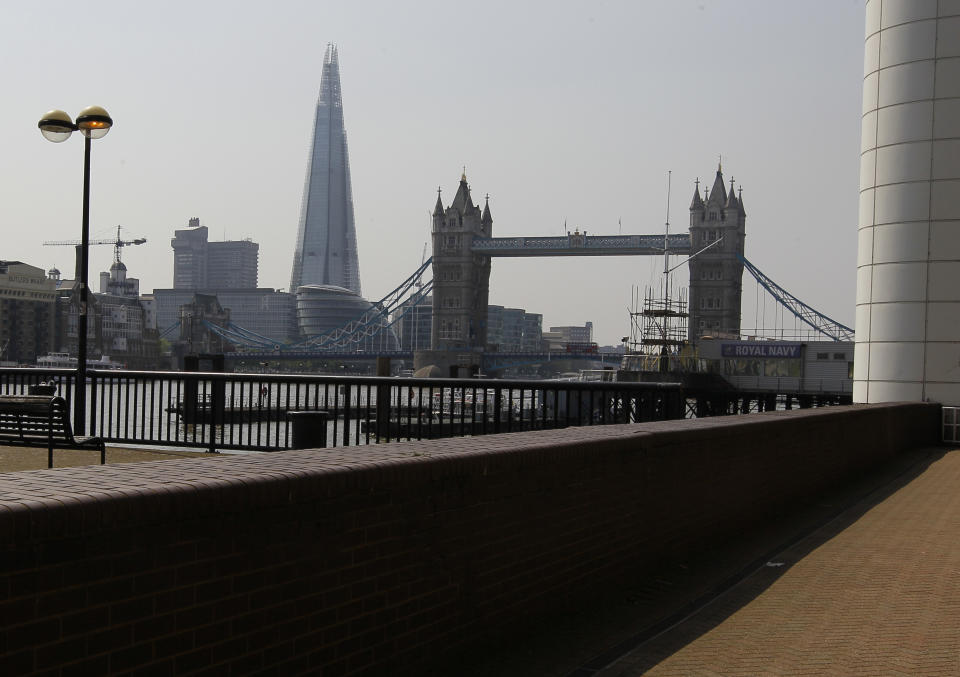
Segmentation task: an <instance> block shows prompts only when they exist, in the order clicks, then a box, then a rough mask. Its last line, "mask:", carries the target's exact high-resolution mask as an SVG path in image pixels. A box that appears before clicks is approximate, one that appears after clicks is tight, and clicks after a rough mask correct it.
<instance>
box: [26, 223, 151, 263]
mask: <svg viewBox="0 0 960 677" xmlns="http://www.w3.org/2000/svg"><path fill="white" fill-rule="evenodd" d="M146 241H147V238H145V237H138V238H136V239H135V240H121V239H120V226H117V237H116V239H113V240H90V243H89V244H91V245H94V244H112V245H113V260H114V262H116V263H120V250H121V249H123V248H124V247H128V246H130V245H134V244H143V243H144V242H146ZM43 244H49V245H73V246H77V247H80V246H81V245H82V244H83V241H82V240H47V241H46V242H44V243H43Z"/></svg>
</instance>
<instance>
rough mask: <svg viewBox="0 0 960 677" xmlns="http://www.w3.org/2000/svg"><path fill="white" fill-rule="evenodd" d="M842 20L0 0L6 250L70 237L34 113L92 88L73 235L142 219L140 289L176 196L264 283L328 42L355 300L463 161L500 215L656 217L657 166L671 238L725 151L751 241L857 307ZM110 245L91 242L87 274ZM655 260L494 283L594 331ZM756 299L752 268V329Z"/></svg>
mask: <svg viewBox="0 0 960 677" xmlns="http://www.w3.org/2000/svg"><path fill="white" fill-rule="evenodd" d="M863 13H864V5H863V2H862V0H804V2H788V1H786V0H661V1H653V0H634V1H622V2H620V1H617V2H599V1H598V2H569V1H562V2H561V1H550V2H518V1H517V0H513V1H512V2H501V1H498V0H492V1H491V0H488V1H487V2H484V3H464V2H407V3H402V2H362V1H359V0H358V1H353V2H343V1H342V0H341V1H338V2H325V1H322V0H307V1H303V2H294V1H287V0H274V2H272V3H269V4H266V3H263V2H256V3H254V2H246V1H242V0H232V1H230V2H204V1H202V0H192V1H191V2H180V1H173V2H170V1H167V2H162V3H155V2H151V3H145V2H129V1H127V2H110V1H104V2H100V3H98V4H97V5H96V7H95V8H91V9H89V10H84V9H83V8H82V7H80V6H78V5H77V4H76V3H72V2H71V3H67V2H60V1H59V0H51V1H50V2H46V3H42V4H38V3H16V4H12V5H7V6H5V7H4V16H3V20H2V23H0V59H2V61H3V63H4V64H5V67H4V95H5V96H4V106H3V108H2V110H0V123H2V127H3V128H4V129H5V130H6V135H5V142H4V144H3V146H2V148H3V152H2V153H0V174H2V176H0V179H2V183H0V185H2V195H0V224H2V228H3V233H4V238H3V241H2V247H0V258H2V259H8V260H10V259H18V260H22V261H25V262H27V263H30V264H32V265H36V266H41V267H43V268H44V269H46V268H49V267H51V266H54V265H56V266H57V267H59V268H60V269H61V270H62V271H63V272H64V275H65V276H67V277H72V273H73V252H72V249H70V248H68V247H49V246H43V245H42V242H43V241H45V240H53V239H72V238H79V237H80V210H81V187H82V161H83V143H82V139H81V138H80V137H79V135H75V136H77V138H71V139H69V140H68V141H67V142H65V143H62V144H52V143H49V142H47V141H46V140H44V139H43V138H42V137H41V135H40V133H39V131H38V130H37V127H36V123H37V120H39V118H40V117H41V115H42V114H43V113H44V112H46V111H47V110H49V109H51V108H62V109H64V110H66V111H67V112H68V113H70V114H71V115H76V113H77V112H78V111H80V110H81V109H82V108H84V107H85V106H88V105H91V104H97V105H102V106H104V107H105V108H106V109H107V110H108V111H109V112H110V114H111V115H112V116H113V118H114V121H115V127H114V129H113V130H112V131H111V132H110V134H109V135H108V136H107V137H105V138H104V139H102V140H99V141H95V142H94V148H93V171H92V198H91V233H92V235H91V236H92V237H94V238H110V237H112V236H113V234H114V233H115V229H116V226H117V224H121V225H123V227H124V235H125V237H130V238H134V237H146V238H148V243H147V244H145V245H141V246H139V247H128V248H126V249H125V250H124V252H123V260H124V263H125V264H126V265H127V267H128V269H129V274H130V275H131V276H133V277H139V278H140V280H141V291H144V292H146V291H150V290H152V289H154V288H159V287H163V288H166V287H171V286H172V277H173V250H172V249H171V247H170V239H171V238H172V237H173V231H174V229H176V228H184V227H186V225H187V220H188V219H189V218H190V217H192V216H197V217H199V218H200V219H201V223H202V224H203V225H206V226H208V227H209V228H210V233H211V239H241V238H248V237H249V238H252V239H253V240H254V241H256V242H258V243H259V244H260V278H259V279H260V286H263V287H274V288H285V287H286V286H287V285H288V284H289V280H290V266H291V262H292V255H293V247H294V244H295V239H296V230H297V220H298V217H299V209H300V199H301V193H302V189H303V180H304V171H305V168H306V162H307V155H308V150H309V148H308V145H309V142H310V132H311V127H312V123H313V113H314V106H315V102H316V97H317V92H318V87H319V84H320V71H321V65H322V61H323V53H324V49H325V47H326V45H327V43H328V42H333V43H335V44H336V45H337V47H338V49H339V53H340V71H341V77H342V85H343V100H344V116H345V120H346V126H347V136H348V141H349V149H350V162H351V168H352V175H353V197H354V204H355V212H356V220H357V233H358V241H359V251H360V275H361V280H362V283H363V291H364V295H365V296H366V297H367V298H370V299H371V300H375V299H378V298H380V297H381V296H383V295H384V294H386V293H387V292H389V291H390V290H391V289H393V287H394V286H396V285H397V284H398V283H399V282H400V281H401V280H402V279H403V278H404V277H406V276H407V274H409V273H410V272H412V271H413V270H414V269H415V268H416V267H417V266H418V265H419V263H420V258H421V254H422V250H423V245H424V243H425V242H426V241H427V240H428V239H429V229H430V221H429V212H430V211H431V210H432V208H433V205H434V203H435V201H436V191H437V187H438V186H440V187H442V188H443V199H444V203H445V204H449V202H450V200H452V198H453V195H454V191H455V189H456V185H457V181H458V180H459V177H460V173H461V171H462V167H463V166H464V165H465V166H466V172H467V177H468V180H469V182H470V185H471V187H472V189H473V196H474V200H475V201H481V200H482V198H483V196H484V195H486V194H487V193H489V194H490V207H491V211H492V214H493V218H494V226H493V230H494V235H497V236H510V235H559V234H562V233H563V229H564V222H566V223H567V227H568V229H570V230H572V229H573V228H574V227H579V228H580V229H581V230H582V229H584V228H585V229H587V230H588V231H589V232H590V233H595V234H615V233H617V232H620V229H621V226H619V225H618V222H620V223H622V232H623V233H661V232H663V227H664V220H665V212H666V206H667V172H668V171H672V172H673V192H672V196H671V199H670V221H671V231H672V232H677V231H679V230H682V229H683V230H685V229H686V226H687V223H688V220H689V215H688V211H687V210H688V207H689V204H690V199H691V197H692V195H693V185H694V184H693V182H694V179H696V178H697V177H700V178H701V180H706V181H708V183H712V181H713V176H714V173H715V171H716V168H717V160H718V156H720V155H722V157H723V169H724V174H725V178H726V179H727V180H728V181H729V179H730V177H731V175H732V176H733V177H734V178H735V180H736V184H738V185H741V186H742V187H743V200H744V204H745V206H746V210H747V245H746V256H747V258H748V259H750V260H751V261H752V262H753V263H754V264H756V265H757V266H758V267H759V268H760V269H762V270H763V271H764V272H766V273H767V274H768V275H770V276H771V277H772V278H773V279H774V280H776V281H777V282H779V283H780V284H781V285H782V286H784V287H785V288H787V289H788V290H790V291H791V292H793V293H794V294H795V295H797V296H798V297H800V298H801V299H802V300H804V301H806V302H807V303H809V304H810V305H812V306H814V307H815V308H817V309H819V310H821V311H822V312H825V313H826V314H828V315H830V316H832V317H834V318H835V319H837V320H839V321H841V322H844V323H845V324H848V325H850V326H852V325H853V317H854V298H855V277H856V275H855V269H856V221H857V195H858V193H857V190H858V170H859V131H860V107H861V81H862V70H863V23H864V22H863ZM112 254H113V249H112V248H111V247H109V246H100V247H93V248H91V267H90V271H91V273H90V275H91V280H93V281H95V280H96V279H97V278H98V272H99V271H101V270H106V269H107V268H108V267H109V265H110V262H111V257H112ZM661 267H662V260H659V259H655V258H653V257H632V258H631V257H617V258H577V259H518V260H506V259H494V261H493V272H492V275H491V283H490V302H491V303H496V304H500V305H506V306H511V307H522V308H526V309H527V310H528V311H531V312H540V313H542V314H543V316H544V328H545V329H546V328H547V327H548V326H550V325H557V324H579V325H582V324H583V323H584V322H586V321H588V320H592V321H593V322H594V326H595V330H596V338H597V340H598V341H600V342H601V343H615V342H617V341H618V340H619V338H620V337H621V336H624V335H626V334H628V333H629V317H628V314H627V309H628V306H629V305H630V299H631V288H632V287H633V286H638V287H640V288H641V289H642V288H643V287H644V286H646V285H648V284H651V283H656V279H657V278H656V271H657V270H658V269H659V268H661ZM678 272H679V273H681V277H680V278H679V282H681V283H683V284H685V282H686V268H685V266H684V267H681V268H680V269H679V270H678ZM94 284H96V283H95V282H94ZM95 288H96V287H95ZM757 307H758V303H757V294H756V285H755V284H754V283H753V281H752V278H750V277H749V275H747V274H746V273H745V277H744V308H743V326H744V327H745V328H746V327H753V326H756V322H755V320H754V314H755V309H756V308H757ZM760 314H761V315H762V314H763V310H762V306H761V311H760ZM772 314H773V310H772V305H771V304H770V303H768V304H767V310H766V315H767V324H770V317H772ZM788 327H789V328H792V327H793V322H792V321H791V322H789V323H788Z"/></svg>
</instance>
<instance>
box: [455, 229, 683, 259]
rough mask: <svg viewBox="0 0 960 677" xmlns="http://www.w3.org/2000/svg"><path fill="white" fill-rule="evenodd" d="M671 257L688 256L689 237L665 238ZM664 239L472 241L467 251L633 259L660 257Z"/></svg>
mask: <svg viewBox="0 0 960 677" xmlns="http://www.w3.org/2000/svg"><path fill="white" fill-rule="evenodd" d="M666 237H667V249H668V250H669V252H670V253H671V254H689V253H690V235H689V234H688V233H680V234H675V235H668V236H666ZM663 240H664V236H663V235H587V234H586V233H577V232H574V233H569V234H568V235H561V236H558V237H490V238H474V240H473V245H472V246H471V248H470V250H471V251H473V252H475V253H477V254H484V255H486V256H516V257H519V256H636V255H646V256H650V255H657V254H663Z"/></svg>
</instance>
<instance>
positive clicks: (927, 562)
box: [596, 450, 960, 677]
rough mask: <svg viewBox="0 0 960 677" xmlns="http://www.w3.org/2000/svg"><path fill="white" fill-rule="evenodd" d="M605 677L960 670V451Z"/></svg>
mask: <svg viewBox="0 0 960 677" xmlns="http://www.w3.org/2000/svg"><path fill="white" fill-rule="evenodd" d="M596 674H599V675H602V677H627V676H632V675H661V676H668V675H684V676H687V675H810V674H815V675H898V674H903V675H960V450H953V451H948V452H946V453H943V454H942V455H941V454H936V455H935V456H934V457H933V458H932V460H931V462H930V463H929V465H926V466H925V467H924V468H922V469H920V471H919V472H918V473H917V474H916V476H913V477H912V478H911V479H910V480H909V481H908V482H906V483H905V484H903V486H899V487H898V488H896V489H895V490H893V491H891V492H889V493H888V494H886V495H883V496H882V498H881V499H880V500H878V498H877V496H876V495H875V494H874V495H871V496H868V497H867V498H865V499H864V500H862V501H860V502H858V503H857V504H856V505H854V506H853V507H851V508H850V509H848V510H846V511H845V512H843V513H842V514H841V515H840V516H839V517H836V518H835V519H833V520H831V521H830V522H829V523H827V524H825V525H824V526H822V527H820V528H819V529H817V530H816V531H814V532H813V533H811V534H810V535H808V536H807V537H806V538H803V539H802V540H800V541H799V542H797V543H796V544H794V545H793V546H791V547H789V548H788V549H787V550H785V551H783V552H780V553H778V554H777V555H776V556H775V557H773V558H772V559H771V560H770V561H769V562H768V563H766V564H764V565H762V566H761V567H760V568H758V569H757V570H755V571H754V572H753V573H751V574H750V575H748V576H747V577H746V578H745V579H743V580H742V581H741V582H740V583H738V584H737V585H735V586H734V587H732V588H731V589H729V590H727V591H726V592H725V593H723V594H721V595H719V596H718V597H716V598H715V599H713V600H711V601H709V602H707V603H706V604H705V605H704V606H703V607H701V608H700V609H699V610H698V611H695V612H694V613H693V614H692V615H690V616H688V617H687V618H686V619H685V620H682V621H681V622H679V623H678V624H676V625H675V626H674V627H672V628H670V629H668V630H666V631H665V632H663V633H661V634H660V635H658V636H655V637H653V638H651V639H649V640H647V641H646V642H644V643H643V644H641V645H640V646H638V647H636V648H635V649H634V650H633V651H631V652H630V653H629V654H628V655H626V656H625V657H623V658H622V659H620V660H619V661H617V662H616V663H614V664H613V665H611V666H610V667H608V668H606V669H605V670H602V671H600V672H599V673H596Z"/></svg>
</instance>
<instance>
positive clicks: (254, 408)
mask: <svg viewBox="0 0 960 677" xmlns="http://www.w3.org/2000/svg"><path fill="white" fill-rule="evenodd" d="M87 376H88V379H87V384H86V386H85V387H86V389H87V393H86V394H87V398H86V412H85V420H86V421H87V434H90V435H100V436H101V437H103V438H104V439H105V440H106V441H107V442H108V443H109V442H112V443H121V444H143V445H150V446H175V447H195V448H203V449H207V450H209V451H215V450H216V449H246V450H257V451H276V450H280V449H287V448H290V447H291V446H292V442H293V435H292V433H293V430H292V428H293V426H292V425H291V423H290V422H289V421H288V419H287V412H291V411H300V412H302V411H308V412H309V411H313V412H325V416H318V417H314V419H313V420H312V422H311V424H312V425H319V424H322V425H325V426H326V433H325V440H326V445H327V446H331V447H338V446H350V445H363V444H374V443H379V442H391V441H396V440H411V439H430V438H438V437H452V436H465V435H485V434H491V433H501V432H517V431H522V430H544V429H550V428H564V427H568V426H584V425H604V424H611V423H633V422H641V421H653V420H663V419H670V418H683V416H684V400H683V393H682V390H681V388H680V386H679V384H660V383H617V382H571V381H529V380H523V381H521V380H496V379H494V380H478V379H415V378H390V377H343V376H313V375H279V374H269V375H268V374H235V373H219V372H154V371H114V370H93V369H91V370H89V371H88V372H87ZM51 380H53V381H55V382H56V384H57V393H58V394H59V395H61V396H63V397H65V398H66V399H67V400H68V402H70V403H71V406H73V402H74V401H75V399H76V398H75V397H73V395H74V394H75V391H76V388H77V383H76V372H75V371H73V370H67V369H34V368H2V369H0V393H3V394H25V393H27V392H28V391H29V389H30V388H31V387H32V386H35V385H38V384H40V383H45V382H49V381H51ZM318 420H322V423H318V422H317V421H318Z"/></svg>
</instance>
